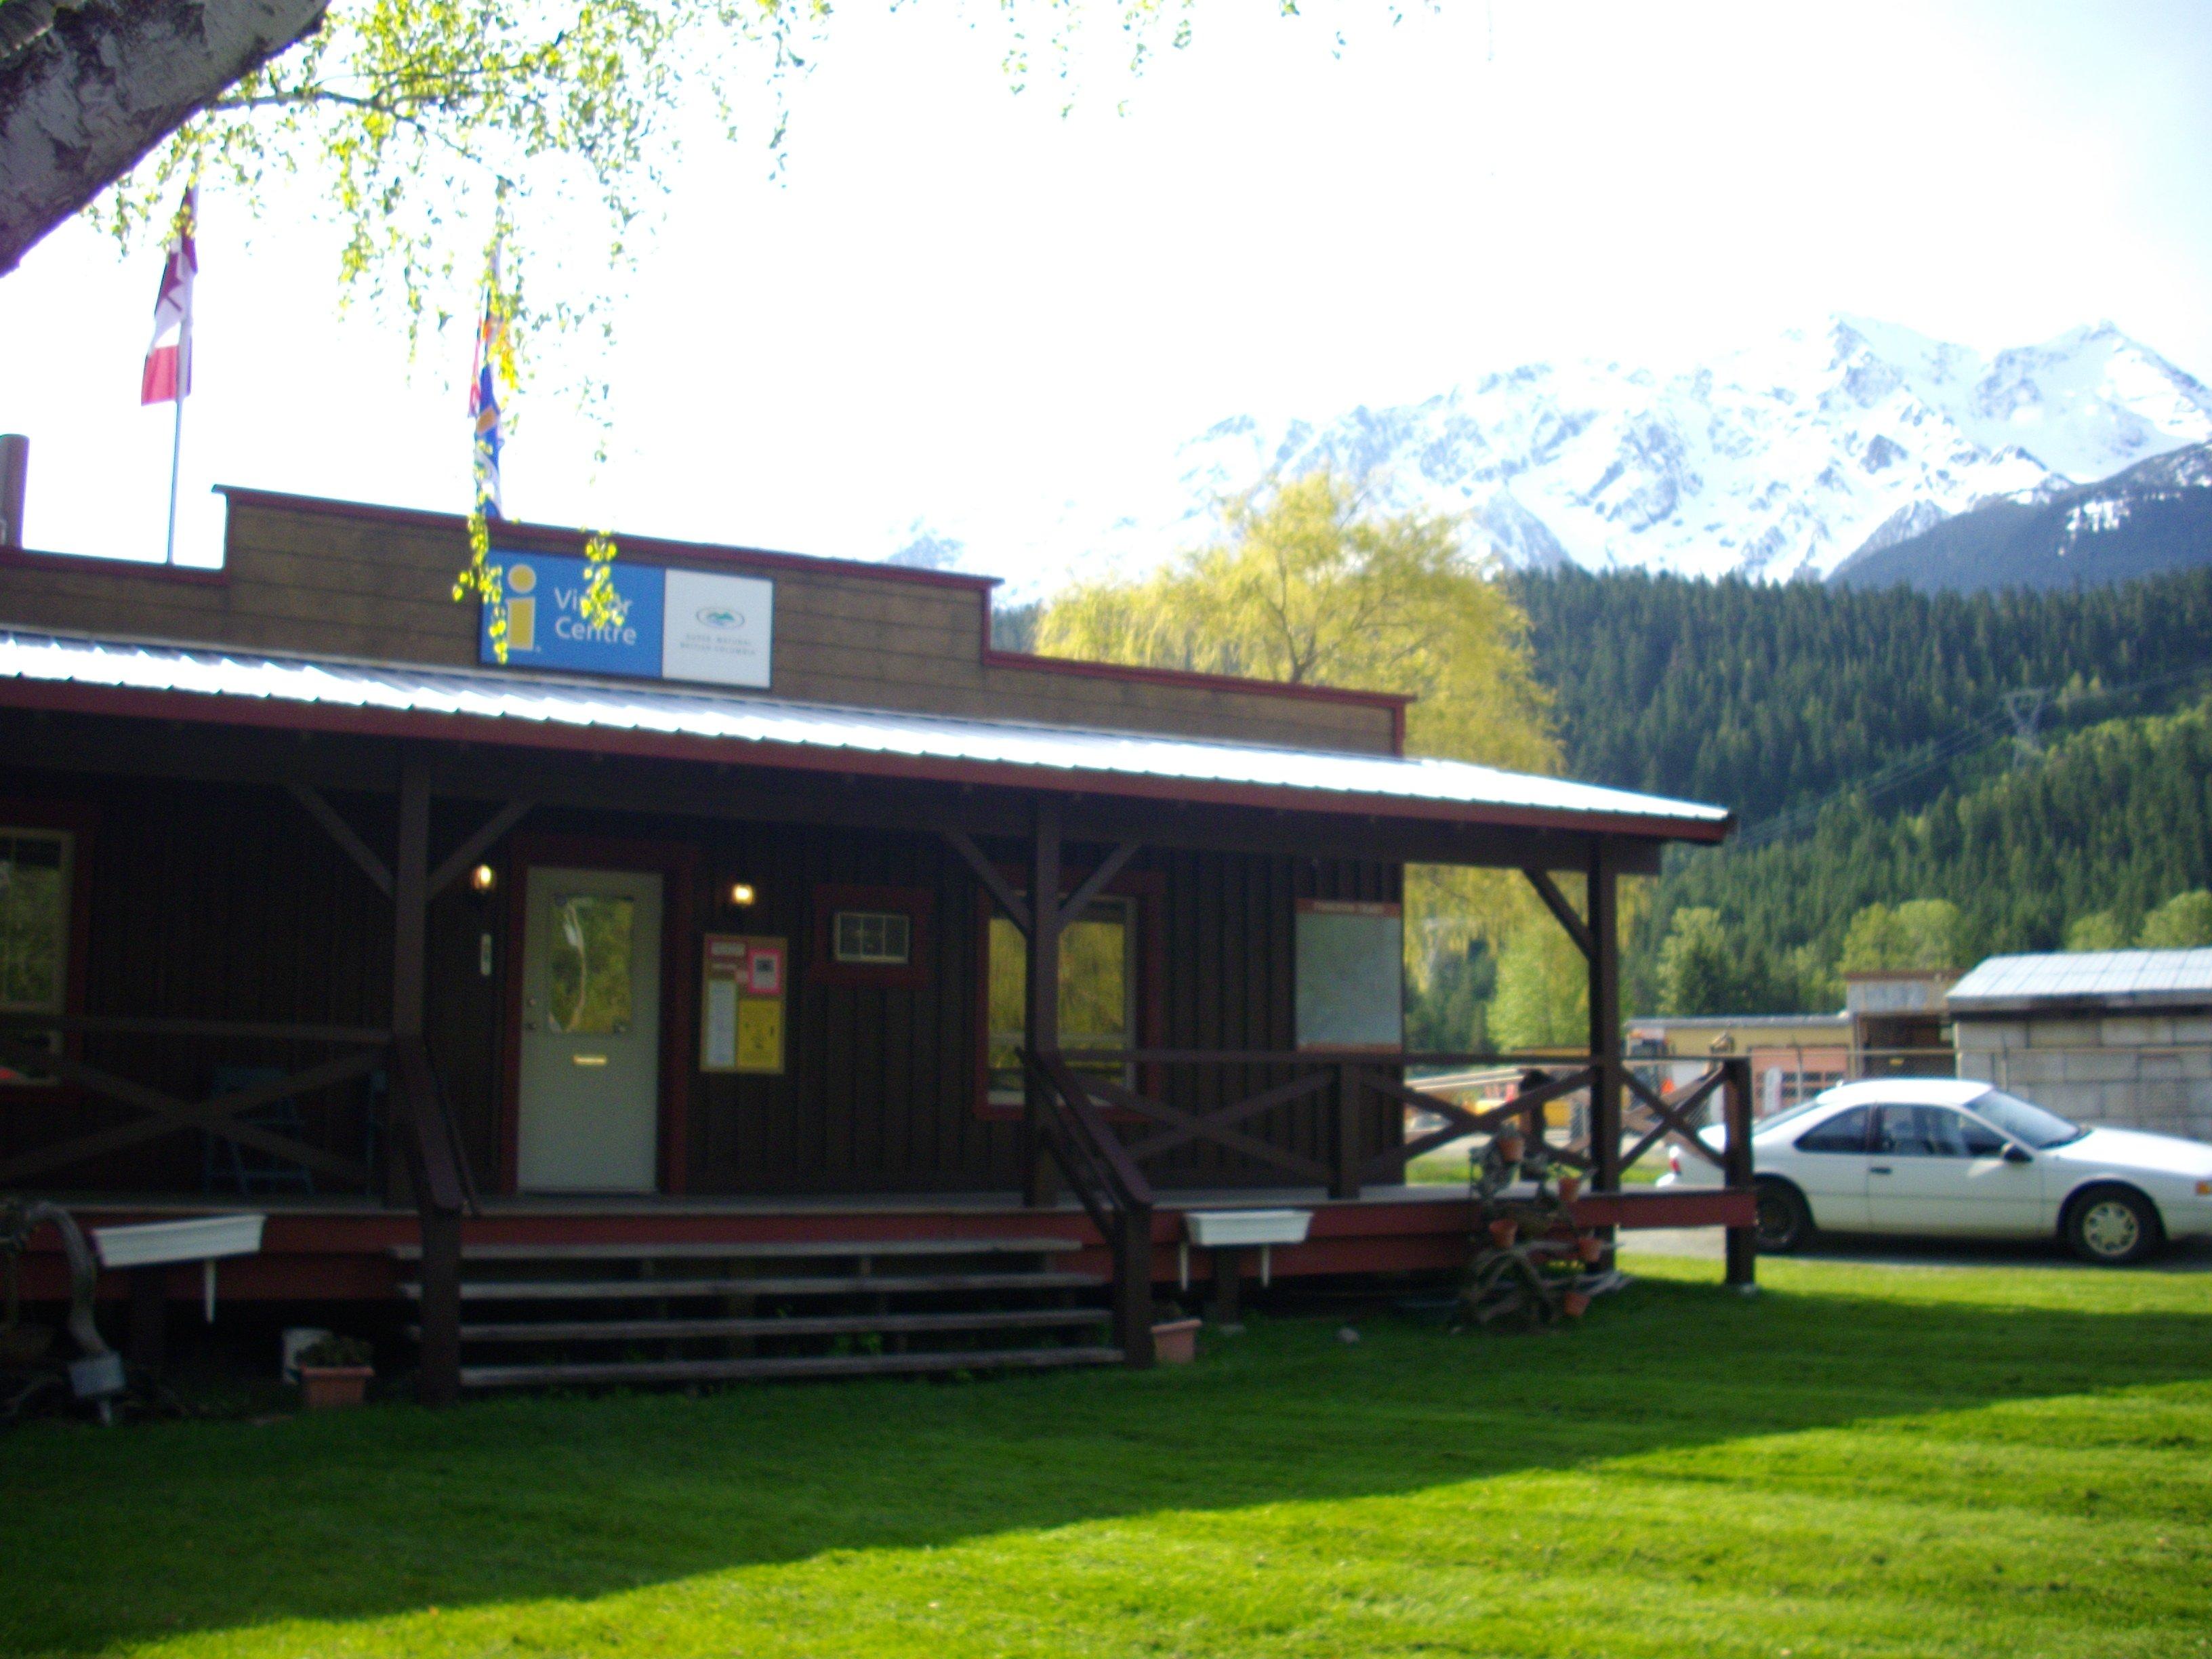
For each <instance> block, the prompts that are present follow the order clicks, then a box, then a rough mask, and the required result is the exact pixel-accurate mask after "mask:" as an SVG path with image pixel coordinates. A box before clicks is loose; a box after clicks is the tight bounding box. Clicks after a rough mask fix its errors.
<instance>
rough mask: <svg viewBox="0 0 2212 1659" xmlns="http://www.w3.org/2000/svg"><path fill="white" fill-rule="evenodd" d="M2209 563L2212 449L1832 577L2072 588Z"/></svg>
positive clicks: (1919, 540) (2142, 465)
mask: <svg viewBox="0 0 2212 1659" xmlns="http://www.w3.org/2000/svg"><path fill="white" fill-rule="evenodd" d="M2208 564H2212V444H2197V445H2193V446H2191V447H2189V448H2187V449H2177V450H2172V451H2169V452H2168V453H2166V454H2163V455H2158V456H2154V457H2153V458H2152V459H2149V460H2148V461H2138V462H2137V463H2136V465H2133V466H2131V467H2129V468H2128V469H2127V470H2126V471H2124V472H2119V473H2116V474H2115V475H2114V476H2112V477H2109V478H2106V479H2104V480H2102V481H2101V482H2100V483H2093V484H2085V485H2083V486H2082V487H2081V488H2080V489H2062V490H2059V491H2057V492H2056V493H2054V494H2051V495H2046V496H2043V497H2040V498H2038V499H2034V500H2021V499H2016V498H2015V497H2012V496H2006V497H2004V498H2003V499H2002V500H1998V501H1984V502H1983V503H1982V504H1981V505H1980V506H1978V507H1972V508H1970V509H1969V510H1968V511H1966V512H1964V513H1960V514H1958V515H1957V516H1956V517H1954V518H1949V519H1946V520H1942V522H1941V523H1939V524H1936V525H1935V526H1932V527H1930V528H1929V529H1927V530H1924V531H1923V532H1919V533H1917V534H1916V535H1912V536H1909V537H1906V538H1903V539H1901V540H1899V541H1895V542H1891V543H1887V544H1883V545H1881V546H1879V547H1869V548H1863V549H1862V550H1860V551H1858V552H1857V553H1854V554H1853V555H1852V556H1850V558H1848V559H1846V560H1844V562H1843V563H1842V564H1840V565H1838V566H1837V567H1836V570H1835V574H1833V575H1832V576H1831V577H1830V578H1829V580H1831V581H1832V582H1838V583H1841V584H1844V585H1845V586H1855V587H1886V586H1891V585H1893V584H1894V583H1899V582H1903V583H1907V584H1910V585H1911V586H1914V587H1917V588H1921V589H1923V590H1929V591H1932V590H1935V589H1938V588H1947V587H1948V588H1979V587H2045V588H2048V587H2072V586H2076V585H2089V584H2101V583H2106V582H2119V581H2126V580H2130V579H2131V578H2134V577H2137V576H2149V575H2154V574H2157V573H2159V572H2160V571H2165V570H2178V569H2183V568H2193V567H2197V566H2202V565H2208Z"/></svg>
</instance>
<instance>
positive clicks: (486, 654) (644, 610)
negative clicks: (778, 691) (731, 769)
mask: <svg viewBox="0 0 2212 1659" xmlns="http://www.w3.org/2000/svg"><path fill="white" fill-rule="evenodd" d="M491 562H493V563H495V564H497V565H499V566H501V568H503V569H504V571H505V576H504V579H503V591H504V592H505V595H506V599H507V666H508V667H510V668H565V669H568V670H570V671H574V672H577V673H584V674H614V675H622V676H625V677H628V678H638V679H659V680H703V681H705V682H707V683H708V684H714V685H741V686H755V687H760V688H763V689H765V688H766V687H767V685H768V684H769V668H770V646H771V644H772V642H773V640H774V637H775V583H774V582H771V581H767V580H763V579H761V578H759V577H757V576H724V575H718V574H713V573H711V572H708V571H704V570H677V569H671V568H666V567H665V566H661V565H640V564H625V563H623V562H622V561H621V560H620V559H617V560H616V561H615V562H614V563H613V564H612V565H611V566H610V567H608V574H609V577H610V579H611V580H612V582H613V585H614V590H615V596H616V597H617V599H620V600H621V601H622V607H623V614H622V617H621V620H620V621H618V622H615V623H606V624H599V625H595V624H593V623H591V622H590V621H588V620H587V619H586V617H585V616H584V592H585V588H586V584H587V583H588V582H589V580H590V577H591V570H590V567H589V566H588V565H587V564H586V562H584V561H583V560H581V559H577V558H569V557H567V556H562V555H560V554H553V553H520V552H515V551H513V550H507V549H504V548H495V549H494V550H492V554H491ZM477 627H478V631H477V660H478V661H480V662H485V663H495V662H497V661H498V660H499V657H498V653H497V652H496V651H495V650H494V649H493V647H492V639H491V612H490V611H489V608H487V609H486V610H485V611H483V617H482V620H481V621H480V622H479V623H478V625H477Z"/></svg>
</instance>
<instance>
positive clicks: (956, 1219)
mask: <svg viewBox="0 0 2212 1659" xmlns="http://www.w3.org/2000/svg"><path fill="white" fill-rule="evenodd" d="M57 1201H58V1202H60V1203H62V1204H64V1206H67V1207H68V1208H70V1210H71V1211H73V1212H75V1213H76V1217H77V1218H78V1220H79V1222H80V1223H81V1224H82V1225H84V1226H85V1227H87V1228H96V1227H103V1226H112V1225H121V1224H124V1223H128V1222H131V1221H150V1220H157V1219H167V1218H177V1217H181V1216H190V1215H208V1214H217V1213H235V1212H240V1211H252V1212H258V1213H261V1214H264V1215H266V1216H267V1217H268V1218H269V1219H268V1224H267V1226H266V1228H265V1229H264V1234H263V1244H262V1250H261V1253H260V1254H259V1255H254V1256H241V1257H235V1258H233V1259H230V1260H228V1261H224V1262H223V1263H222V1265H221V1267H220V1269H219V1278H220V1285H221V1294H222V1297H223V1298H224V1299H226V1300H228V1299H233V1298H235V1299H241V1300H246V1301H301V1302H322V1301H374V1302H379V1303H387V1302H389V1301H390V1300H391V1299H392V1297H393V1296H394V1294H395V1287H396V1285H398V1280H399V1278H400V1277H401V1273H400V1270H399V1268H398V1264H397V1261H396V1260H395V1257H394V1255H393V1251H394V1250H395V1249H399V1248H402V1247H408V1246H416V1245H419V1244H420V1243H421V1229H420V1224H419V1221H418V1219H417V1217H416V1214H415V1212H412V1211H411V1210H402V1209H393V1208H389V1207H386V1206H380V1205H375V1204H372V1203H369V1202H368V1201H366V1200H360V1199H346V1198H336V1197H332V1198H317V1197H306V1196H297V1195H287V1196H282V1197H278V1196H270V1197H267V1198H263V1199H256V1200H229V1201H217V1200H209V1199H186V1198H179V1197H151V1196H149V1197H145V1198H135V1197H134V1198H118V1197H115V1196H112V1195H101V1196H91V1195H87V1196H84V1197H82V1198H78V1199H72V1198H70V1196H69V1195H66V1194H59V1195H57ZM1753 1207H1754V1206H1753V1196H1752V1194H1750V1193H1749V1192H1748V1191H1744V1190H1736V1189H1730V1188H1697V1189H1693V1190H1680V1191H1666V1192H1658V1191H1651V1190H1642V1191H1630V1192H1623V1193H1617V1194H1587V1193H1586V1194H1584V1195H1583V1197H1581V1198H1580V1199H1578V1200H1576V1203H1575V1206H1574V1208H1575V1212H1576V1215H1577V1219H1578V1220H1579V1221H1580V1222H1581V1223H1582V1224H1583V1225H1586V1226H1610V1227H1614V1228H1620V1229H1633V1228H1640V1227H1695V1226H1719V1227H1747V1226H1749V1225H1752V1222H1753ZM1261 1208H1266V1209H1280V1208H1296V1209H1302V1210H1310V1211H1312V1212H1313V1223H1312V1226H1311V1229H1310V1233H1309V1235H1308V1238H1307V1241H1306V1242H1305V1243H1303V1244H1297V1245H1285V1246H1279V1247H1277V1248H1276V1249H1274V1251H1273V1262H1272V1273H1273V1276H1275V1277H1279V1278H1284V1279H1301V1278H1321V1277H1339V1278H1358V1277H1362V1276H1369V1275H1373V1276H1378V1277H1395V1276H1397V1275H1401V1274H1409V1273H1447V1272H1450V1271H1452V1270H1454V1269H1455V1268H1458V1267H1462V1266H1464V1265H1465V1263H1466V1261H1467V1259H1468V1236H1469V1233H1470V1231H1472V1228H1473V1225H1474V1221H1473V1213H1472V1206H1471V1201H1470V1200H1469V1199H1468V1195H1467V1193H1466V1190H1465V1189H1464V1188H1461V1187H1457V1186H1437V1187H1419V1186H1408V1187H1389V1188H1370V1189H1367V1190H1365V1191H1364V1192H1363V1193H1362V1194H1360V1195H1359V1196H1358V1197H1357V1198H1349V1199H1339V1198H1331V1197H1329V1196H1328V1194H1327V1192H1326V1190H1325V1189H1323V1188H1318V1187H1283V1188H1249V1187H1244V1188H1227V1189H1190V1188H1184V1189H1165V1190H1162V1191H1160V1192H1158V1194H1157V1203H1156V1207H1155V1208H1154V1210H1153V1212H1152V1282H1153V1283H1154V1284H1155V1285H1171V1284H1174V1283H1175V1282H1176V1280H1177V1279H1178V1276H1179V1273H1180V1271H1181V1265H1182V1264H1181V1261H1180V1253H1179V1250H1178V1246H1179V1245H1180V1244H1181V1243H1182V1240H1183V1237H1184V1223H1183V1215H1184V1213H1185V1212H1188V1211H1191V1210H1218V1209H1261ZM1035 1237H1054V1238H1064V1239H1066V1240H1069V1241H1070V1242H1072V1243H1074V1244H1075V1245H1076V1246H1077V1247H1078V1248H1077V1249H1075V1250H1073V1252H1071V1253H1069V1255H1068V1256H1067V1257H1066V1261H1067V1264H1068V1265H1069V1266H1070V1267H1073V1268H1074V1269H1076V1270H1079V1271H1082V1272H1087V1273H1110V1272H1111V1271H1112V1267H1113V1259H1112V1253H1111V1251H1110V1249H1109V1247H1108V1244H1107V1243H1105V1242H1104V1241H1103V1240H1102V1239H1101V1238H1100V1237H1099V1234H1098V1230H1097V1226H1096V1225H1095V1224H1094V1223H1093V1221H1092V1219H1091V1217H1090V1215H1089V1214H1088V1213H1087V1212H1085V1209H1084V1208H1083V1206H1081V1205H1080V1204H1079V1203H1078V1202H1077V1201H1076V1200H1074V1199H1073V1198H1066V1199H1062V1200H1060V1201H1059V1202H1057V1203H1054V1204H1051V1205H1048V1206H1041V1207H1034V1208H1032V1207H1025V1206H1024V1204H1023V1203H1022V1200H1021V1198H1020V1195H1019V1194H1015V1193H1012V1192H981V1193H949V1194H836V1195H828V1196H821V1197H800V1198H789V1197H781V1198H773V1199H769V1198H738V1197H732V1198H699V1197H662V1196H635V1195H623V1196H594V1195H580V1196H576V1197H545V1196H536V1197H521V1198H514V1197H486V1198H485V1199H483V1200H482V1212H481V1213H480V1214H478V1215H474V1216H471V1217H469V1218H466V1219H465V1220H464V1221H463V1222H462V1224H461V1241H462V1247H463V1249H471V1247H477V1246H485V1245H503V1244H523V1245H553V1244H621V1245H630V1246H635V1245H640V1244H655V1243H665V1244H669V1245H687V1246H693V1247H696V1246H698V1245H702V1244H716V1243H727V1244H749V1245H750V1244H769V1243H810V1242H812V1243H819V1242H825V1241H836V1242H839V1243H858V1242H861V1241H865V1240H869V1239H880V1240H884V1241H886V1242H889V1241H892V1240H914V1239H925V1238H927V1239H945V1240H948V1241H950V1240H971V1241H982V1240H989V1239H993V1238H1035ZM1190 1254H1191V1256H1192V1258H1193V1260H1194V1263H1195V1264H1197V1265H1195V1266H1194V1268H1193V1271H1194V1273H1196V1274H1198V1275H1199V1276H1200V1277H1203V1276H1204V1274H1205V1273H1206V1271H1207V1269H1206V1266H1205V1252H1203V1251H1202V1250H1199V1249H1193V1250H1192V1251H1191V1253H1190ZM167 1281H168V1282H167V1287H166V1288H167V1295H168V1297H169V1298H170V1299H171V1300H173V1301H179V1302H185V1301H197V1298H198V1297H199V1296H200V1294H201V1285H200V1274H199V1270H198V1269H197V1267H190V1266H186V1267H177V1268H174V1269H172V1270H168V1273H167ZM23 1291H24V1294H25V1295H26V1296H27V1297H33V1298H40V1299H45V1298H58V1297H61V1296H63V1295H64V1294H65V1293H66V1286H65V1282H64V1271H63V1267H62V1261H61V1255H60V1249H59V1246H58V1243H56V1242H55V1240H54V1238H53V1236H52V1232H51V1231H47V1232H45V1233H43V1234H41V1235H40V1237H39V1238H38V1239H37V1240H36V1241H34V1243H33V1246H32V1248H31V1249H30V1251H29V1252H28V1253H27V1255H26V1257H25V1260H24V1263H23ZM126 1291H127V1281H126V1278H125V1275H124V1274H122V1273H103V1274H102V1275H101V1280H100V1294H101V1295H102V1297H123V1296H124V1295H125V1294H126Z"/></svg>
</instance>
